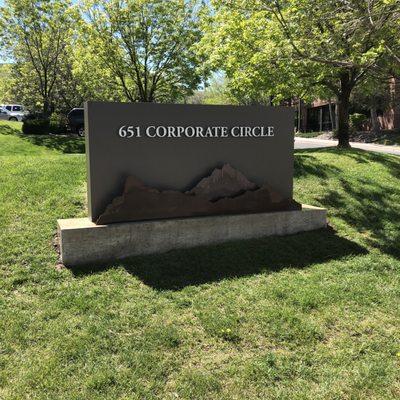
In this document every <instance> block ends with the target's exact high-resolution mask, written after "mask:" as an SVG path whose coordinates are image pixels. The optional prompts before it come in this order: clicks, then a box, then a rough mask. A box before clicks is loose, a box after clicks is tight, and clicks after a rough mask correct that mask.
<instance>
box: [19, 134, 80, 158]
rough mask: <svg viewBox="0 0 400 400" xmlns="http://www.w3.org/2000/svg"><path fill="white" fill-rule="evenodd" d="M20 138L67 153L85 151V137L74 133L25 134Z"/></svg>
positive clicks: (20, 135)
mask: <svg viewBox="0 0 400 400" xmlns="http://www.w3.org/2000/svg"><path fill="white" fill-rule="evenodd" d="M18 136H19V137H20V138H22V139H24V140H27V141H28V142H30V143H32V144H34V145H36V146H44V147H47V148H48V149H52V150H57V151H60V152H61V153H65V154H82V153H85V139H84V138H81V137H79V136H72V135H24V134H21V133H20V134H19V135H18Z"/></svg>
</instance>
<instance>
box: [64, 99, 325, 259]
mask: <svg viewBox="0 0 400 400" xmlns="http://www.w3.org/2000/svg"><path fill="white" fill-rule="evenodd" d="M293 127H294V111H293V109H290V108H287V107H262V106H251V107H247V106H246V107H241V106H206V105H184V104H175V105H173V104H149V103H103V102H88V103H86V104H85V134H86V157H87V175H88V176H87V178H88V179H87V184H88V211H89V215H88V218H74V219H64V220H59V221H58V231H59V237H60V254H61V260H62V262H63V263H64V264H66V265H79V264H91V263H103V262H108V261H114V260H118V259H123V258H126V257H130V256H133V255H137V254H148V253H155V252H164V251H168V250H171V249H177V248H182V247H191V246H199V245H207V244H216V243H220V242H224V241H229V240H240V239H251V238H257V237H262V236H268V235H285V234H290V233H297V232H301V231H307V230H312V229H318V228H322V227H325V226H326V210H324V209H320V208H316V207H311V206H306V205H300V204H299V203H297V202H296V201H295V200H294V199H293V142H294V137H293Z"/></svg>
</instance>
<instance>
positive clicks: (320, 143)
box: [294, 137, 400, 156]
mask: <svg viewBox="0 0 400 400" xmlns="http://www.w3.org/2000/svg"><path fill="white" fill-rule="evenodd" d="M350 145H351V147H354V148H356V149H362V150H368V151H376V152H378V153H386V154H395V155H397V156H400V146H385V145H382V144H370V143H355V142H351V143H350ZM334 146H337V141H336V140H323V139H307V138H299V137H296V140H295V142H294V148H295V149H315V148H319V147H334Z"/></svg>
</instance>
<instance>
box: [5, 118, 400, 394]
mask: <svg viewBox="0 0 400 400" xmlns="http://www.w3.org/2000/svg"><path fill="white" fill-rule="evenodd" d="M10 126H11V125H9V124H8V125H3V126H1V127H0V131H1V132H3V133H0V154H1V155H0V399H2V400H3V399H4V400H9V399H16V400H20V399H35V400H36V399H46V400H47V399H51V400H53V399H66V400H74V399H76V400H77V399H81V400H92V399H99V400H100V399H101V400H104V399H112V400H114V399H121V400H122V399H124V400H128V399H129V400H130V399H138V400H139V399H140V400H142V399H146V400H147V399H195V400H198V399H207V400H209V399H226V400H228V399H229V400H231V399H238V400H242V399H245V400H252V399H287V400H294V399H313V400H315V399H321V400H322V399H323V400H326V399H332V400H338V399H349V400H350V399H351V400H355V399H360V400H361V399H368V400H371V399H396V398H399V396H400V375H399V367H400V341H399V339H400V329H399V328H400V307H399V305H400V301H399V299H400V273H399V272H400V231H399V227H400V158H396V157H395V156H388V155H380V154H374V153H366V152H363V151H357V150H348V151H338V150H336V149H325V150H313V151H301V152H296V169H295V175H296V176H295V197H296V199H297V200H299V201H302V202H305V203H309V204H313V205H320V206H324V207H327V208H328V210H329V221H330V226H331V227H330V228H329V229H327V230H321V231H316V232H310V233H304V234H298V235H292V236H287V237H281V238H265V239H260V240H250V241H242V242H235V243H228V244H224V245H219V246H211V247H201V248H197V249H192V250H180V251H171V252H169V253H166V254H163V255H152V256H143V257H136V258H132V259H131V260H129V261H125V262H120V263H116V264H115V265H108V266H105V267H104V268H97V269H95V268H93V270H92V271H91V270H89V269H65V268H63V269H59V268H56V267H55V266H56V264H57V254H56V251H55V249H54V246H53V240H54V236H55V233H56V220H57V218H68V217H76V216H84V215H85V179H86V178H85V174H86V172H85V160H84V155H83V154H68V153H74V152H79V151H83V147H82V146H83V143H82V141H80V140H79V139H77V138H62V139H60V138H54V137H53V138H49V137H43V138H40V137H39V138H29V137H28V138H26V137H23V136H21V135H20V134H19V133H18V129H19V127H18V126H17V125H15V126H12V127H11V128H13V129H14V131H12V132H11V131H10V129H11V128H10ZM66 153H67V154H66Z"/></svg>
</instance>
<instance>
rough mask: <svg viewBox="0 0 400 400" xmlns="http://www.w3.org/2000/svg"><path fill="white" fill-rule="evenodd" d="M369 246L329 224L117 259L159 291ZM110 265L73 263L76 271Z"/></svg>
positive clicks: (316, 260)
mask: <svg viewBox="0 0 400 400" xmlns="http://www.w3.org/2000/svg"><path fill="white" fill-rule="evenodd" d="M366 253H367V250H366V249H365V248H363V247H361V246H360V245H358V244H356V243H354V242H351V241H350V240H347V239H345V238H342V237H339V236H337V235H336V234H335V232H334V231H333V230H332V229H330V228H328V229H322V230H318V231H313V232H305V233H301V234H296V235H290V236H280V237H278V236H271V237H266V238H263V239H257V240H243V241H237V242H230V243H224V244H220V245H215V246H204V247H197V248H192V249H184V250H173V251H170V252H167V253H164V254H156V255H148V256H137V257H133V258H131V259H128V260H125V261H123V262H119V263H118V264H114V265H113V267H115V266H122V267H124V268H125V269H126V270H127V271H128V272H129V273H131V274H133V275H135V276H137V277H138V278H139V279H141V280H142V281H143V282H144V283H145V284H146V285H148V286H150V287H152V288H154V289H156V290H180V289H182V288H184V287H186V286H192V285H201V284H204V283H211V282H216V281H220V280H222V279H227V278H238V277H243V276H250V275H254V274H259V273H271V272H275V271H280V270H282V269H284V268H299V269H300V268H306V267H310V266H312V265H313V264H316V263H322V262H327V261H329V260H333V259H340V258H343V257H346V256H350V255H359V254H366ZM109 267H110V265H108V266H99V267H96V268H93V267H91V268H88V267H86V268H85V267H80V268H72V272H73V273H74V274H75V275H76V276H81V275H86V274H91V273H95V272H100V271H103V270H106V269H108V268H109Z"/></svg>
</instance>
